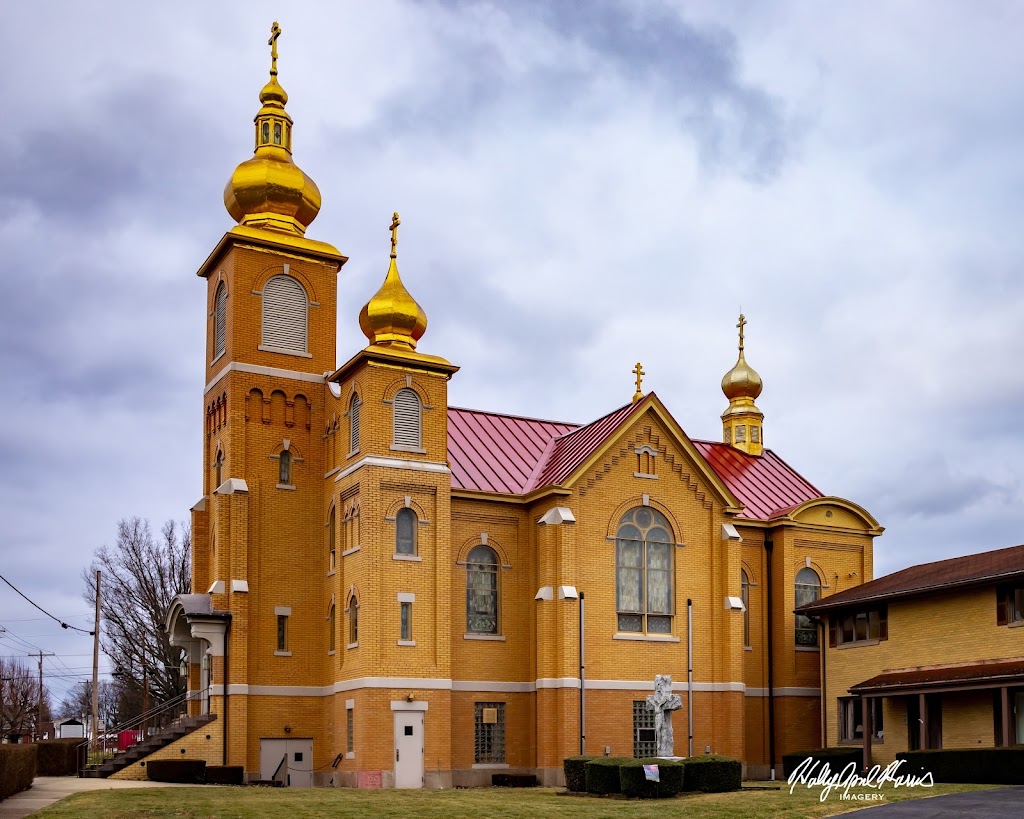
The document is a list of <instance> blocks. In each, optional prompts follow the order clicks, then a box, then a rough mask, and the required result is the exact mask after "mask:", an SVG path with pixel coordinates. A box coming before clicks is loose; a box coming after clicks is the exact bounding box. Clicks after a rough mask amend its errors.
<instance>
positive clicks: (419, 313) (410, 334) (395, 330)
mask: <svg viewBox="0 0 1024 819" xmlns="http://www.w3.org/2000/svg"><path fill="white" fill-rule="evenodd" d="M400 224H401V221H400V220H399V218H398V214H397V213H396V214H395V215H394V217H393V218H392V220H391V264H390V265H388V274H387V276H385V277H384V284H382V285H381V287H380V290H378V291H377V292H376V294H375V295H374V296H373V298H371V299H370V300H369V301H368V302H367V303H366V304H365V305H363V309H362V310H360V311H359V328H360V329H361V330H362V331H363V333H364V334H365V336H366V337H367V338H368V339H369V340H370V343H371V344H379V345H382V346H392V345H394V346H396V347H402V348H406V349H410V350H415V349H416V342H417V341H419V340H420V339H421V338H422V337H423V333H424V332H426V329H427V314H426V313H424V312H423V308H422V307H420V306H419V304H418V303H417V302H416V299H414V298H413V297H412V296H411V295H410V294H409V291H408V290H406V289H405V285H404V284H402V279H401V277H400V276H399V275H398V262H397V257H398V250H397V248H398V226H399V225H400Z"/></svg>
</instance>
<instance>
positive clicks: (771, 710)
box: [764, 529, 775, 782]
mask: <svg viewBox="0 0 1024 819" xmlns="http://www.w3.org/2000/svg"><path fill="white" fill-rule="evenodd" d="M772 535H773V530H771V529H769V530H768V531H767V532H765V536H764V551H765V556H766V566H765V581H766V582H767V585H768V594H767V598H768V599H767V608H768V612H767V617H766V618H765V619H766V621H767V627H768V761H769V765H770V769H769V777H770V779H771V780H772V781H773V782H774V781H775V673H774V668H775V656H774V654H775V652H774V645H775V640H774V635H773V631H774V628H773V624H772V611H773V608H774V607H773V605H772V587H773V584H772V551H773V549H774V548H775V543H774V541H773V540H772Z"/></svg>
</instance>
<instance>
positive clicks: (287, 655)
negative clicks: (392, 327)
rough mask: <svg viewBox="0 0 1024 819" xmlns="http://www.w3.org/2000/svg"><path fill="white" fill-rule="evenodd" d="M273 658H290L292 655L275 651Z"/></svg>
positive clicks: (287, 652) (288, 652)
mask: <svg viewBox="0 0 1024 819" xmlns="http://www.w3.org/2000/svg"><path fill="white" fill-rule="evenodd" d="M274 656H275V657H291V656H292V653H291V652H290V651H275V652H274Z"/></svg>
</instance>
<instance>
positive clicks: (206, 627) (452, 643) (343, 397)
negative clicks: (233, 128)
mask: <svg viewBox="0 0 1024 819" xmlns="http://www.w3.org/2000/svg"><path fill="white" fill-rule="evenodd" d="M279 34H280V29H279V28H278V27H277V25H276V24H275V25H274V28H273V30H272V36H271V40H270V43H271V47H272V57H271V69H270V79H269V81H268V82H267V84H266V85H265V86H264V87H263V89H262V91H261V92H260V102H261V105H262V107H261V108H260V109H259V111H258V113H257V114H256V118H255V129H254V140H255V153H254V155H253V156H252V158H250V159H247V160H246V161H244V162H242V163H241V164H240V165H239V166H238V167H237V168H236V169H235V171H234V173H233V174H232V176H231V178H230V180H229V182H228V184H227V187H226V189H225V191H224V201H225V205H226V207H227V210H228V213H229V214H230V215H231V217H232V218H233V219H234V220H235V221H236V222H237V224H236V225H235V226H234V227H232V228H231V229H230V230H228V231H227V233H225V234H224V236H223V238H222V239H221V240H220V241H219V242H218V243H217V246H216V247H215V248H214V249H213V251H212V252H211V253H210V255H209V256H208V257H207V259H206V260H205V261H204V262H203V263H202V265H201V266H200V267H199V271H198V275H199V277H200V278H201V279H202V280H203V281H204V283H205V286H206V289H207V312H208V319H207V345H206V379H205V380H206V385H205V388H204V392H203V404H204V435H203V451H202V453H201V457H202V463H201V466H202V482H201V498H200V500H199V501H198V502H197V503H196V505H195V506H194V507H193V510H192V532H193V540H192V548H193V561H192V567H193V568H192V571H193V574H192V589H193V591H194V592H195V593H193V594H189V595H181V596H179V597H177V598H175V600H174V602H173V604H172V606H171V609H170V611H169V612H168V616H167V625H168V630H169V631H170V633H171V637H172V641H173V642H174V643H175V644H176V645H179V646H181V647H182V648H183V649H184V650H185V651H186V653H187V659H188V663H189V688H190V689H191V690H192V691H193V692H195V693H196V695H197V699H196V702H195V703H194V708H195V709H196V712H197V713H199V712H201V713H208V714H210V715H214V716H215V719H214V720H213V721H212V722H209V723H208V724H207V725H206V727H205V728H204V729H203V730H202V731H201V732H199V733H201V734H203V735H204V736H205V737H206V739H205V740H201V739H200V740H197V741H196V742H195V743H194V744H193V745H192V746H190V749H191V750H190V754H191V755H193V756H195V755H203V754H205V756H206V758H207V761H208V763H209V764H227V765H241V766H243V767H244V770H245V775H246V777H247V779H249V780H256V779H261V780H272V779H276V780H278V781H281V782H285V783H287V784H291V785H293V786H295V785H311V784H313V785H333V786H358V787H409V788H419V787H427V788H442V787H444V788H447V787H453V786H468V785H489V784H491V782H492V776H493V775H495V774H536V775H537V777H538V780H539V781H540V782H541V783H542V784H548V785H555V784H561V783H562V760H563V759H564V758H565V757H567V756H572V755H575V754H578V753H580V752H581V750H582V751H584V752H585V753H588V754H612V755H616V756H634V755H635V756H648V755H651V754H653V753H654V735H653V733H654V732H653V725H654V714H653V712H652V711H651V710H649V709H648V708H647V707H646V698H647V696H648V695H650V694H651V693H652V692H653V690H654V678H655V675H659V674H662V675H665V674H667V675H671V676H672V679H673V692H674V693H675V694H678V695H679V696H680V700H681V703H682V707H681V708H680V709H679V710H677V711H675V712H674V730H675V753H676V754H677V755H679V756H688V755H690V754H700V753H704V752H705V751H709V750H710V751H711V752H713V753H719V754H725V755H728V756H731V757H734V758H736V759H739V760H742V761H743V763H744V766H745V773H746V775H747V776H748V777H767V775H768V773H769V768H770V766H771V765H773V764H774V765H776V766H779V765H780V762H781V756H782V754H784V753H787V752H791V751H797V750H801V749H805V748H816V747H819V746H820V744H821V713H822V711H821V699H820V667H821V653H820V652H821V649H822V633H821V630H820V628H819V626H818V624H817V623H816V622H815V621H814V620H812V619H811V618H809V617H807V616H804V615H801V616H797V615H795V614H794V609H795V608H796V607H798V606H800V605H803V604H807V603H810V602H812V601H814V600H816V599H818V597H820V596H822V595H823V594H826V593H829V594H830V593H834V592H835V591H837V590H844V589H848V588H850V587H852V586H856V585H858V584H860V583H863V582H864V581H866V580H870V579H871V578H872V576H873V575H872V543H873V539H874V537H875V536H877V535H879V534H881V532H882V528H881V527H880V526H879V525H878V523H877V522H876V521H875V519H874V518H873V517H872V516H871V514H870V513H868V512H867V511H866V510H864V509H863V508H861V507H860V506H858V505H857V504H855V503H853V502H851V501H848V500H844V499H842V498H837V497H831V496H828V495H826V494H825V493H823V492H822V491H820V490H819V489H817V488H816V487H815V486H814V485H813V484H811V483H810V482H809V481H808V480H807V479H805V478H804V477H803V476H801V475H800V474H798V473H797V472H796V471H795V470H794V469H793V468H792V467H791V466H790V465H789V464H787V463H786V461H784V460H783V459H782V458H781V457H780V456H779V455H778V454H776V453H775V452H774V451H772V450H771V449H768V448H766V441H767V436H766V433H765V419H764V416H763V414H762V413H761V411H760V410H759V409H758V407H757V405H756V403H755V402H756V400H757V398H758V396H759V395H760V393H761V390H762V381H761V378H760V376H759V375H758V374H757V373H756V372H755V371H754V369H753V368H752V367H751V366H750V365H749V364H748V363H747V361H746V358H745V356H746V350H745V327H746V320H745V319H744V317H743V316H740V320H739V324H738V328H739V351H738V357H737V360H736V363H735V365H734V366H733V367H732V368H731V369H730V370H729V371H728V372H727V373H726V374H725V377H724V378H723V380H722V384H721V388H722V391H723V392H724V401H723V404H724V405H725V409H724V412H723V414H722V418H721V420H722V439H721V440H718V441H705V440H697V439H693V438H691V437H689V436H688V435H687V434H686V432H685V431H684V430H683V427H682V426H680V424H679V422H678V421H677V420H676V418H675V417H673V415H672V413H671V412H670V410H669V408H668V407H667V406H665V404H664V403H663V402H662V401H661V399H660V398H659V397H658V396H657V395H655V394H654V393H652V392H648V393H644V392H643V389H642V381H641V378H642V375H643V371H642V368H641V367H640V366H639V365H637V367H636V370H635V374H636V392H635V394H634V395H633V396H632V400H629V401H627V402H626V403H625V404H624V405H623V406H620V407H586V406H580V407H578V410H577V413H576V414H577V419H576V420H575V421H574V422H572V423H570V422H561V421H551V420H544V419H538V418H524V417H519V416H514V415H507V414H502V413H500V412H492V411H484V410H476V409H466V408H460V407H453V406H450V405H449V403H448V382H449V380H450V379H451V378H453V377H455V376H456V375H457V373H458V369H459V368H458V366H457V365H456V364H454V363H452V362H451V361H449V360H448V358H447V357H443V356H442V355H441V354H442V353H443V354H444V356H451V358H452V359H455V360H456V361H457V360H458V353H459V351H458V350H438V351H432V352H431V353H428V352H424V351H423V349H421V348H422V346H423V342H424V340H425V333H426V330H427V316H426V315H425V314H424V311H423V310H422V309H421V307H420V306H419V304H418V303H417V301H416V300H415V298H414V297H413V296H412V292H415V290H416V273H415V271H406V278H405V280H404V281H403V278H402V277H401V276H400V275H399V264H398V262H399V254H398V237H399V233H398V231H399V225H400V220H399V217H398V214H397V213H396V214H394V216H393V217H392V219H391V224H390V229H391V243H390V256H388V255H387V254H388V247H387V245H386V244H384V242H382V247H381V261H380V263H381V273H382V274H383V283H382V284H381V286H380V289H379V290H378V291H377V292H376V293H375V294H374V295H373V296H372V298H370V299H369V301H368V302H366V303H365V304H360V302H361V301H362V300H361V299H359V300H357V294H355V293H352V292H351V291H350V290H348V289H347V288H346V286H345V279H344V277H339V273H340V272H341V271H342V268H343V266H344V264H345V262H346V261H347V259H346V257H345V256H344V255H343V254H342V253H341V252H340V251H339V250H338V249H336V248H335V247H333V246H332V245H330V244H328V243H326V242H324V241H320V240H317V239H312V238H310V237H309V236H307V229H308V227H309V225H310V223H312V221H313V220H314V219H315V217H316V215H317V212H318V210H319V208H320V203H321V198H320V192H319V190H318V188H317V186H316V184H315V183H314V182H313V180H312V179H311V178H310V177H309V176H307V175H306V174H305V173H304V172H303V171H302V170H300V169H299V167H298V166H297V165H296V164H295V163H294V161H293V158H292V147H293V122H292V118H291V117H290V116H289V114H288V113H287V111H286V103H287V101H288V95H287V94H286V93H285V91H284V89H283V88H282V87H281V85H280V84H279V83H278V78H277V73H278V72H277V38H278V35H279ZM386 220H387V214H382V225H381V227H382V228H383V227H384V226H385V224H387V221H386ZM382 234H383V230H382ZM385 270H386V273H385ZM360 308H361V309H360ZM357 317H358V321H359V326H360V328H361V329H362V331H363V333H364V334H365V335H366V339H367V344H366V346H365V347H364V348H363V349H359V350H352V351H346V353H345V360H344V361H343V363H341V364H340V365H339V364H338V362H337V359H336V355H337V350H336V346H337V342H336V326H337V322H338V321H339V320H340V321H342V322H348V321H355V320H356V319H357ZM722 354H723V355H725V354H726V353H725V351H723V353H722ZM712 388H713V385H711V384H709V385H708V389H709V390H710V389H712ZM624 397H628V396H624ZM779 403H780V404H784V403H785V402H784V400H783V401H780V402H779ZM691 420H693V419H691ZM580 422H582V423H580ZM198 454H200V453H197V455H198ZM581 680H582V681H583V684H582V686H581ZM691 726H692V727H691ZM203 743H205V744H203ZM204 749H205V750H204ZM178 756H179V758H180V753H179V755H178Z"/></svg>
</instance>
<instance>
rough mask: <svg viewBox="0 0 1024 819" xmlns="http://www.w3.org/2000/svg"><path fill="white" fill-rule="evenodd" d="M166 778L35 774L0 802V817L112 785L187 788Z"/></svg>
mask: <svg viewBox="0 0 1024 819" xmlns="http://www.w3.org/2000/svg"><path fill="white" fill-rule="evenodd" d="M187 787H195V786H194V785H192V786H189V785H179V784H176V783H175V784H172V783H170V782H136V781H131V780H123V779H79V778H78V777H77V776H37V777H36V778H35V781H34V782H33V783H32V787H31V788H29V789H28V790H27V791H22V792H21V793H16V794H14V796H11V797H8V798H7V799H5V800H4V801H3V802H0V819H22V817H24V816H28V815H29V814H31V813H35V812H36V811H37V810H42V809H43V808H45V807H48V806H49V805H52V804H53V803H54V802H57V801H59V800H61V799H63V798H64V797H65V796H70V795H71V794H73V793H78V792H79V791H108V790H114V789H115V788H187Z"/></svg>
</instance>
